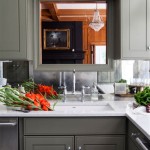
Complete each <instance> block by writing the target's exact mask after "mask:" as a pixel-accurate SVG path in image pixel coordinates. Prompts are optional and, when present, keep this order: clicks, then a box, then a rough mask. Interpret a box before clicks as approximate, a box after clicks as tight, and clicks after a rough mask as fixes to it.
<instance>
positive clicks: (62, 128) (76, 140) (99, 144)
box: [23, 117, 126, 150]
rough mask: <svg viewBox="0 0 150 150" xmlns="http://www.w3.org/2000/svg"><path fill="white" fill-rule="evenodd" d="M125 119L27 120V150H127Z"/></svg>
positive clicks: (25, 122)
mask: <svg viewBox="0 0 150 150" xmlns="http://www.w3.org/2000/svg"><path fill="white" fill-rule="evenodd" d="M125 133H126V119H125V118H124V117H72V118H70V117H67V118H62V117H57V118H24V120H23V135H24V150H64V149H65V150H69V149H70V150H82V149H84V150H101V149H102V150H103V149H105V150H125Z"/></svg>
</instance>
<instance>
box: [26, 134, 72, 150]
mask: <svg viewBox="0 0 150 150" xmlns="http://www.w3.org/2000/svg"><path fill="white" fill-rule="evenodd" d="M24 141H25V145H24V148H25V150H73V149H74V137H73V136H27V137H25V138H24Z"/></svg>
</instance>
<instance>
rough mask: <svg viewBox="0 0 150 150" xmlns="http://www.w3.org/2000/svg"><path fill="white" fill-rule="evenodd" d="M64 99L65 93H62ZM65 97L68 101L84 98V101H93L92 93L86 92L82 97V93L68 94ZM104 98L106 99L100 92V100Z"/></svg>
mask: <svg viewBox="0 0 150 150" xmlns="http://www.w3.org/2000/svg"><path fill="white" fill-rule="evenodd" d="M62 99H63V95H62ZM65 99H66V102H67V101H82V99H84V101H92V100H91V95H90V94H85V95H84V97H82V96H81V94H67V95H66V98H65ZM102 99H104V98H103V96H102V95H101V94H99V95H98V100H99V101H100V100H102Z"/></svg>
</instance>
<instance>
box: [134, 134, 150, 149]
mask: <svg viewBox="0 0 150 150" xmlns="http://www.w3.org/2000/svg"><path fill="white" fill-rule="evenodd" d="M135 141H136V142H137V144H138V145H140V147H141V148H142V149H143V150H148V148H147V147H146V146H145V145H144V144H143V142H142V141H141V139H140V138H139V137H137V138H136V139H135Z"/></svg>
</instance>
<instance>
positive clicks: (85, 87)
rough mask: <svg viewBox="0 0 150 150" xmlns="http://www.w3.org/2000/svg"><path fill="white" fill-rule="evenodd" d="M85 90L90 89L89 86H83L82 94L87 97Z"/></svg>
mask: <svg viewBox="0 0 150 150" xmlns="http://www.w3.org/2000/svg"><path fill="white" fill-rule="evenodd" d="M85 89H90V87H89V86H82V90H81V94H82V95H85Z"/></svg>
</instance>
